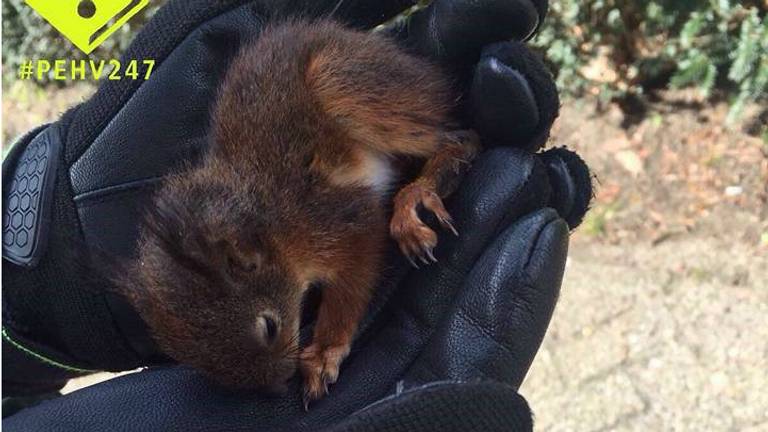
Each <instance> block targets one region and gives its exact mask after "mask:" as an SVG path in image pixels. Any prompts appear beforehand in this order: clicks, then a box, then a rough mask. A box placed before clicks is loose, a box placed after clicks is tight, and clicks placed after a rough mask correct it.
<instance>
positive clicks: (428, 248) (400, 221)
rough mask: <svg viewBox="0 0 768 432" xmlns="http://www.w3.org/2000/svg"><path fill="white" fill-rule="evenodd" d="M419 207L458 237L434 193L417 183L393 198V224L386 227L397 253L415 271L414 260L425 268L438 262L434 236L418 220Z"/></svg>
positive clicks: (431, 189)
mask: <svg viewBox="0 0 768 432" xmlns="http://www.w3.org/2000/svg"><path fill="white" fill-rule="evenodd" d="M419 205H422V206H424V208H425V209H427V210H429V211H431V212H432V213H434V214H435V216H436V217H437V220H438V221H439V222H440V225H442V226H443V227H444V228H446V229H448V230H451V232H453V233H454V234H456V235H458V232H457V231H456V228H454V227H453V219H452V218H451V215H450V214H448V211H447V210H446V209H445V206H444V205H443V200H442V199H440V196H438V195H437V193H436V192H435V191H434V189H433V188H429V187H427V186H425V185H423V184H422V183H420V182H418V181H417V182H414V183H411V184H409V185H407V186H405V187H404V188H403V189H401V190H400V192H398V193H397V195H395V205H394V211H393V214H392V220H391V221H390V224H389V232H390V235H391V236H392V238H394V239H395V240H396V241H397V243H398V245H399V246H400V250H401V251H402V252H403V255H405V257H406V258H408V261H410V262H411V264H413V266H414V267H417V268H418V267H419V266H418V264H416V258H418V259H419V260H421V262H423V263H424V264H429V262H430V261H432V262H437V259H435V255H434V252H433V251H434V249H435V246H437V234H435V232H434V231H432V229H431V228H430V227H428V226H427V225H426V224H424V222H422V220H421V219H420V218H419V214H418V212H417V210H418V206H419Z"/></svg>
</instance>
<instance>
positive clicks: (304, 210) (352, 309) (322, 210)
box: [125, 20, 479, 408]
mask: <svg viewBox="0 0 768 432" xmlns="http://www.w3.org/2000/svg"><path fill="white" fill-rule="evenodd" d="M456 100H457V94H456V93H454V91H453V89H452V88H451V84H450V82H449V80H448V79H446V77H445V76H444V75H443V73H442V72H441V71H440V70H439V69H438V68H437V67H436V66H434V65H431V64H429V63H428V62H427V61H426V60H424V59H422V58H419V57H415V56H412V55H409V54H407V53H405V52H404V51H403V50H401V49H400V48H398V47H397V46H396V45H395V43H394V42H393V41H390V40H388V39H387V38H385V37H384V36H382V35H380V34H376V33H364V32H359V31H353V30H349V29H346V28H344V27H342V26H340V25H339V24H336V23H333V22H331V21H327V20H320V21H314V22H308V21H288V22H283V23H280V24H273V25H271V26H268V27H267V28H265V29H264V31H263V33H262V34H261V36H260V37H259V38H258V40H257V41H255V42H254V43H249V44H247V45H246V46H245V47H243V48H242V49H241V50H240V52H239V54H238V55H237V56H236V58H235V59H234V60H233V61H232V64H231V66H230V67H229V70H228V73H227V74H226V76H225V78H224V80H223V83H222V84H221V87H220V89H219V93H218V99H217V101H216V104H215V107H214V109H213V112H212V144H211V148H210V150H209V151H208V153H207V154H206V155H205V157H204V158H203V160H202V161H201V162H200V164H199V166H193V167H189V168H187V169H185V170H183V171H182V172H178V173H176V174H172V175H169V176H168V177H167V179H165V180H164V182H163V185H162V187H161V188H160V189H159V191H158V192H157V193H156V195H155V198H154V203H153V205H152V206H151V209H150V211H149V214H148V215H147V218H146V219H147V220H146V221H145V223H144V226H143V228H142V233H141V236H140V240H139V245H138V258H137V260H136V262H135V267H132V271H131V272H130V273H131V274H132V276H130V278H131V280H132V281H131V282H130V283H129V284H126V286H125V288H126V289H125V292H126V293H127V296H128V298H129V300H130V301H131V303H132V304H133V305H134V307H135V308H136V309H137V310H138V312H139V313H140V315H141V316H142V318H143V319H144V320H145V321H146V323H147V325H148V326H149V329H150V332H151V334H152V336H153V337H154V339H155V340H156V342H157V343H158V346H159V347H160V349H161V350H163V351H164V352H165V353H166V354H167V355H169V356H171V357H172V358H174V359H175V360H177V361H179V362H180V363H185V364H188V365H191V366H193V367H196V368H198V369H200V370H202V371H204V372H205V373H207V374H208V375H210V376H211V377H213V378H214V379H216V380H218V381H219V382H221V383H223V384H225V385H230V386H236V387H246V388H257V389H258V388H261V389H268V388H279V387H281V386H284V385H285V382H286V381H287V380H288V379H289V378H290V377H291V376H292V375H294V373H295V371H296V369H297V367H298V369H299V370H300V371H301V373H302V374H303V377H304V403H305V408H306V404H307V403H308V402H309V401H310V400H314V399H317V398H320V397H322V396H323V395H324V394H325V393H326V392H327V391H328V385H329V384H332V383H334V382H336V379H337V377H338V375H339V365H340V363H341V362H342V361H343V360H344V358H345V357H346V356H347V354H348V353H349V350H350V345H351V343H352V339H353V337H354V334H355V331H356V329H357V325H358V323H359V322H360V320H361V318H362V317H363V315H364V313H365V311H366V308H367V305H368V302H369V299H370V298H371V294H372V290H373V289H374V283H375V282H376V279H377V277H378V276H379V273H380V270H381V268H382V265H383V255H384V252H385V249H386V246H387V244H388V237H387V236H388V234H389V235H391V236H392V237H393V238H394V239H395V240H396V241H397V243H398V244H399V246H400V249H401V250H402V252H403V253H404V254H405V255H406V256H407V257H408V259H409V260H411V262H412V263H415V262H416V260H417V259H420V260H422V261H423V262H425V263H426V262H427V261H428V260H435V258H434V255H433V253H432V250H433V248H434V247H435V245H436V244H437V235H436V234H435V232H433V230H432V229H430V228H429V227H428V226H427V225H425V224H424V223H423V222H422V221H421V220H420V219H419V216H418V214H417V208H418V207H419V206H423V208H425V209H426V210H429V211H431V212H432V213H434V215H435V216H436V218H437V220H438V221H439V222H440V224H442V226H443V227H445V228H447V229H448V230H452V231H454V232H455V230H454V228H453V225H452V224H451V217H450V215H449V214H448V212H447V211H446V210H445V208H444V207H443V203H442V201H441V197H443V198H444V197H445V196H446V195H448V194H449V193H451V192H452V190H451V189H453V188H454V187H455V183H456V178H457V176H458V173H459V170H460V168H461V165H462V164H466V163H467V162H469V161H470V160H471V159H472V158H473V156H474V155H475V153H476V151H477V149H478V141H479V140H478V138H477V136H476V135H475V134H474V133H473V132H471V131H452V130H450V128H451V127H452V126H451V125H453V124H454V122H453V121H452V119H451V115H452V112H453V110H454V108H455V107H454V105H455V103H456ZM454 129H455V128H454ZM403 158H406V159H416V160H420V161H425V162H424V163H423V166H422V168H421V173H420V174H419V175H418V177H417V178H416V179H415V180H414V181H413V182H411V183H409V184H407V185H406V186H405V187H403V188H402V189H400V190H399V192H397V193H396V195H395V196H394V198H393V196H392V191H391V188H392V187H394V185H395V184H396V183H397V182H398V181H400V180H401V179H400V176H401V174H402V173H401V171H400V168H399V166H400V165H398V160H402V159H403ZM388 217H389V218H390V219H389V220H388ZM313 284H320V285H321V286H322V300H321V302H320V304H319V306H318V310H317V321H316V324H315V327H314V334H313V337H312V341H311V344H309V345H308V346H306V347H304V348H303V349H301V348H300V347H299V341H298V335H299V325H300V316H301V308H302V299H303V295H304V293H305V292H306V290H307V289H308V287H310V286H311V285H313Z"/></svg>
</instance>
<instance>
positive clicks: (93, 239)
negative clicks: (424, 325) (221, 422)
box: [3, 0, 588, 406]
mask: <svg viewBox="0 0 768 432" xmlns="http://www.w3.org/2000/svg"><path fill="white" fill-rule="evenodd" d="M407 4H409V2H406V1H399V2H398V1H392V2H377V1H373V0H369V1H364V0H358V1H347V2H336V1H330V0H329V1H313V2H309V1H282V2H261V1H244V0H240V1H228V2H217V3H216V4H211V3H210V2H204V1H199V2H182V1H176V2H171V3H170V4H169V5H168V6H166V7H164V8H163V9H162V10H161V11H160V12H159V13H158V15H157V16H156V17H155V18H154V19H153V20H152V21H151V22H150V23H149V24H148V25H147V27H146V28H145V29H144V31H142V32H141V33H140V34H139V35H138V36H137V39H136V41H135V43H134V44H133V45H132V46H131V48H129V50H128V52H127V53H126V55H125V58H127V59H130V58H138V59H143V58H153V59H155V60H156V62H157V66H156V71H155V72H154V74H153V77H152V79H151V80H149V81H148V82H146V83H135V82H130V81H121V82H106V83H105V84H104V85H103V86H102V87H101V88H100V89H99V91H98V93H97V94H96V95H95V96H94V97H93V98H91V99H90V100H89V101H88V102H86V103H84V104H82V105H80V106H78V107H76V108H75V109H73V110H71V111H70V112H68V113H67V114H65V115H64V116H63V118H62V119H61V120H60V121H58V122H57V123H55V124H53V125H50V126H47V127H45V128H43V129H41V130H38V131H34V132H33V133H32V134H30V135H29V136H28V137H26V138H23V139H22V140H21V141H20V142H19V144H18V145H17V146H16V147H15V148H14V149H13V151H12V153H11V154H10V155H9V157H8V158H7V159H6V162H4V164H3V194H4V197H5V198H6V199H5V200H4V202H5V203H6V208H4V219H5V220H4V249H3V255H4V258H5V260H4V262H3V266H4V269H3V270H4V276H3V278H4V285H5V289H4V292H3V303H4V308H3V336H4V337H3V354H4V359H5V360H4V362H3V368H4V375H3V376H4V394H14V393H16V394H19V393H23V392H24V390H25V389H34V391H35V392H37V391H44V390H46V389H50V388H51V387H53V388H56V387H57V386H60V385H61V384H62V383H63V380H65V379H66V378H67V377H69V376H71V375H75V374H79V373H87V372H88V371H89V370H94V369H106V370H122V369H128V368H133V367H136V366H139V365H144V364H148V363H153V362H155V361H156V360H157V358H158V357H157V353H156V352H155V351H154V349H153V347H152V344H151V341H150V340H149V338H148V337H147V336H146V334H145V333H143V332H142V330H143V329H142V323H141V322H140V320H138V319H137V317H136V315H135V314H134V313H133V312H132V311H131V310H130V308H128V307H127V306H126V305H125V304H124V303H123V302H122V301H121V300H120V299H119V298H115V297H114V296H112V295H110V294H109V290H105V289H103V287H102V286H101V285H100V283H102V282H103V281H101V280H100V279H99V278H98V277H97V276H95V275H94V274H93V272H89V269H87V268H83V267H82V266H80V265H78V259H77V258H78V257H82V256H83V255H87V252H88V251H89V250H98V251H106V252H108V253H111V254H114V255H116V256H125V255H129V254H130V253H131V251H132V248H133V245H134V242H135V237H136V232H137V224H138V220H139V215H140V209H141V208H142V205H144V204H145V203H146V202H147V200H148V199H149V197H150V196H151V191H152V188H153V187H154V186H155V185H156V184H157V182H158V180H159V178H160V177H161V176H162V175H164V174H166V173H167V172H169V171H171V170H173V169H175V168H176V167H178V166H179V165H180V164H181V163H183V162H184V161H187V160H189V159H194V158H195V157H196V156H197V155H199V154H200V152H201V151H203V150H204V148H205V147H206V140H205V136H206V131H207V112H208V108H209V104H210V102H211V101H212V96H213V93H214V91H215V88H216V85H217V83H218V81H219V79H220V78H221V76H222V74H223V73H224V71H225V69H226V64H227V60H228V59H229V58H231V56H232V55H233V54H234V52H235V50H236V49H237V46H238V44H239V42H240V41H242V40H245V39H248V38H252V37H256V36H257V34H258V31H259V29H260V28H261V26H262V25H263V23H264V22H265V21H266V20H268V19H272V18H274V17H277V16H286V15H294V14H302V15H309V16H320V15H325V14H328V13H331V12H333V15H334V17H335V18H337V19H341V20H343V21H345V22H347V23H348V24H350V25H353V26H357V27H362V28H368V27H371V26H372V25H375V24H378V23H380V22H382V21H384V20H386V19H387V18H389V17H390V16H392V15H394V14H395V13H397V12H399V11H400V10H401V9H402V8H403V6H405V5H407ZM545 9H546V2H536V3H534V2H529V1H527V0H520V1H484V2H477V1H472V2H469V1H447V0H446V1H440V0H438V1H437V2H436V3H434V4H433V5H432V6H431V7H429V8H428V9H426V10H424V11H422V12H419V13H418V14H416V15H414V16H413V17H412V18H411V21H410V25H404V26H400V27H395V28H393V29H390V30H391V31H392V32H393V33H395V34H396V36H397V37H399V38H400V39H401V40H402V41H403V43H404V44H405V45H406V46H408V47H410V49H414V50H417V51H418V52H420V53H422V54H424V55H427V56H431V57H432V58H435V59H436V60H437V61H439V62H441V63H442V64H444V65H446V66H449V67H451V68H453V69H455V70H456V71H458V74H460V75H461V74H462V71H467V70H474V71H475V72H474V73H469V74H467V73H466V72H463V73H464V75H462V77H463V78H464V79H465V81H464V82H465V86H466V88H468V89H469V90H468V92H469V97H467V98H466V99H467V100H468V101H470V102H471V103H469V104H468V106H467V112H468V113H475V114H474V118H472V117H468V119H473V120H474V123H472V121H469V120H468V123H472V124H474V126H475V127H476V128H477V129H478V130H479V131H480V133H481V135H483V136H486V135H490V134H491V133H492V132H489V133H486V130H489V129H490V128H487V127H484V126H483V125H482V124H481V122H479V121H477V120H478V119H482V118H483V115H482V114H478V113H479V111H482V109H481V108H480V107H483V106H484V105H482V104H481V103H482V101H483V100H485V99H486V98H490V97H491V96H493V97H499V95H505V94H506V95H509V97H508V98H504V99H506V100H507V101H509V100H515V101H516V102H514V103H506V104H503V105H500V107H499V109H500V110H502V111H503V110H506V111H504V112H506V113H507V117H506V118H512V117H514V118H515V120H516V121H514V122H512V121H507V122H506V123H507V124H509V125H514V124H519V125H523V126H525V127H523V128H519V129H515V127H514V126H512V127H508V128H507V131H508V134H507V135H505V136H504V138H505V139H502V140H498V143H499V144H505V145H514V146H518V147H526V148H535V147H537V146H538V144H531V143H532V142H543V141H542V138H541V137H542V136H543V137H544V138H546V135H547V133H548V131H549V127H550V126H551V119H553V118H554V117H555V115H556V111H557V103H552V101H553V100H554V101H556V100H557V99H556V92H555V91H554V90H553V86H552V83H551V79H548V75H546V73H545V72H543V68H542V67H541V65H540V63H538V62H537V61H536V60H535V57H533V56H531V55H530V54H529V53H528V52H527V51H525V50H524V48H522V47H521V46H520V45H519V44H516V43H514V42H507V43H501V44H497V45H495V48H494V49H495V50H496V51H495V53H496V54H494V51H493V50H491V49H487V50H486V51H485V52H484V53H482V59H481V60H480V63H479V65H478V66H477V67H476V68H474V67H473V66H472V65H474V64H475V63H477V61H478V59H479V58H480V57H481V53H480V51H479V49H480V47H482V46H486V45H488V44H489V43H493V42H496V41H497V40H499V39H507V38H510V37H520V35H529V34H530V33H531V32H532V30H533V29H534V28H535V27H536V26H537V25H538V22H539V21H540V18H541V13H542V11H544V10H545ZM530 16H532V17H535V18H536V19H523V18H520V17H530ZM471 17H480V18H482V19H484V20H485V21H484V22H477V21H469V20H468V18H471ZM501 18H504V19H505V20H506V21H494V20H499V19H501ZM502 22H513V23H515V25H514V26H509V27H507V28H508V29H509V33H505V34H501V33H499V32H496V33H494V32H487V31H477V33H476V34H474V33H472V31H473V30H472V29H473V28H478V29H486V28H487V27H488V26H494V25H495V26H496V28H498V24H499V23H502ZM434 23H450V25H441V26H434ZM484 23H489V24H488V25H484ZM502 33H504V32H502ZM468 35H469V36H468ZM489 35H490V36H489ZM470 36H471V37H470ZM462 44H463V45H462ZM446 47H448V48H450V49H446ZM451 47H457V48H456V49H453V48H451ZM514 52H522V53H524V54H523V55H524V57H523V58H522V59H523V60H520V59H519V58H517V57H516V56H514V55H512V54H508V55H507V57H506V58H505V56H504V55H503V53H514ZM483 64H486V65H487V67H482V65H483ZM531 65H533V66H531ZM532 71H534V72H532ZM535 71H540V72H542V73H541V74H539V72H535ZM532 74H533V75H532ZM542 77H545V78H543V79H540V78H542ZM542 82H543V85H542ZM470 83H473V84H472V85H471V86H470ZM478 104H480V105H478ZM486 111H488V112H492V113H493V114H496V115H498V114H499V112H500V111H493V110H486ZM548 119H550V120H548ZM517 120H519V121H517ZM487 124H493V122H487ZM496 134H497V135H498V132H496ZM489 144H491V145H492V144H493V143H489ZM551 159H552V161H553V162H547V163H545V164H543V165H542V164H541V162H537V163H536V164H537V165H542V166H544V165H546V166H550V165H551V166H561V168H562V169H561V171H562V172H566V173H567V172H568V166H569V164H570V165H573V164H571V163H570V162H569V160H571V159H573V158H571V159H568V158H562V157H560V156H557V157H552V158H551ZM33 163H34V165H35V168H30V166H31V165H32V164H33ZM41 167H42V168H41ZM510 169H511V168H510ZM35 170H37V172H36V171H35ZM550 171H551V172H553V173H557V172H558V171H557V170H556V169H550ZM562 172H561V173H560V174H562ZM30 173H32V174H30ZM35 173H37V174H36V176H37V178H38V181H37V184H36V187H37V189H36V190H35V191H30V190H29V189H27V188H31V187H32V180H31V179H32V177H30V175H33V174H35ZM558 175H559V174H558ZM555 178H556V179H557V180H556V181H555V182H554V183H564V184H571V185H573V184H575V183H578V182H575V181H573V180H572V179H571V178H570V177H567V176H566V177H555ZM14 180H15V182H14ZM25 180H26V181H25ZM587 184H588V182H587ZM581 186H584V185H583V184H581ZM563 190H567V188H566V189H563ZM584 190H586V189H585V188H584V187H581V189H579V188H572V189H571V190H570V192H571V195H568V193H566V192H562V191H561V190H559V189H558V194H559V193H566V195H567V198H568V199H567V200H564V201H562V202H569V203H570V204H567V205H565V207H568V206H570V207H572V208H573V209H576V208H578V207H579V203H581V204H582V205H583V207H585V206H586V202H587V201H588V200H585V199H584V198H583V196H586V195H588V194H586V195H585V194H584ZM25 194H26V195H29V197H28V198H27V204H28V205H27V206H26V208H25V205H24V202H22V198H24V196H26V195H25ZM577 196H578V197H581V198H575V197H577ZM14 197H16V198H17V201H18V202H16V203H15V204H16V205H17V206H18V207H15V206H13V205H11V204H14V201H13V199H14ZM30 201H31V204H30ZM553 205H554V204H553ZM554 206H555V207H556V208H558V210H561V211H564V213H563V214H564V215H566V214H571V215H573V214H577V215H578V214H579V213H580V212H579V211H573V212H570V213H569V212H568V211H567V208H566V210H563V209H561V208H560V207H563V206H561V205H560V204H559V202H558V204H557V205H554ZM30 208H33V209H34V211H27V209H30ZM24 211H26V213H24ZM582 213H583V212H582ZM19 214H21V215H22V224H23V227H24V228H23V229H20V228H21V226H22V225H20V224H19V223H17V220H16V219H18V218H17V215H19ZM30 214H32V217H31V218H29V215H30ZM14 218H16V219H14ZM28 218H29V219H30V221H31V223H28V222H27V219H28ZM28 225H29V226H28ZM22 232H24V233H26V240H27V241H26V242H22V241H21V240H20V239H21V237H22V235H21V234H20V233H22ZM469 236H470V234H467V237H469ZM22 243H23V244H22ZM11 262H13V263H14V264H11ZM421 277H424V276H421ZM393 280H396V279H395V278H393ZM557 285H558V286H559V282H558V283H557ZM387 292H388V291H387V290H382V293H383V294H382V295H384V294H386V293H387ZM398 292H399V291H398ZM390 294H391V292H390ZM384 298H385V299H386V298H388V297H387V296H385V297H384ZM431 300H435V297H432V298H431ZM437 300H439V299H437ZM421 301H425V302H427V304H428V303H429V301H430V298H429V297H427V298H424V299H422V300H421ZM553 301H554V298H552V302H553ZM377 304H380V305H388V304H390V303H389V302H387V301H383V300H382V301H379V302H378V303H377ZM377 304H374V305H373V306H372V309H373V310H374V312H376V310H375V309H376V308H377ZM381 307H384V306H381ZM433 310H438V309H437V308H434V309H433ZM371 316H379V315H377V314H375V313H372V315H371ZM544 318H545V319H544V320H543V322H539V321H537V326H538V327H536V326H534V327H536V328H539V331H540V333H542V334H543V330H544V328H545V327H546V322H547V321H548V315H547V316H545V317H544ZM537 319H538V318H537ZM379 322H381V321H379ZM379 325H383V324H379ZM534 333H535V332H534ZM535 339H536V338H534V340H535ZM393 342H394V341H393ZM401 342H402V343H403V344H405V345H408V340H407V339H406V340H403V341H401ZM361 343H362V342H361ZM534 345H535V346H532V347H530V348H529V349H528V351H530V352H531V358H532V354H533V353H534V352H535V350H536V348H537V346H538V342H536V343H534ZM447 348H448V346H445V347H443V349H447ZM529 361H530V360H529ZM523 369H527V365H526V366H525V367H524V368H523ZM173 370H174V371H175V370H176V369H173ZM181 370H182V371H183V369H181ZM509 370H512V369H509ZM46 373H50V374H52V375H53V376H54V379H53V380H48V378H47V377H46V378H45V379H43V378H44V377H45V375H46ZM174 373H175V372H174ZM515 373H516V374H520V373H521V372H520V371H517V372H515ZM522 374H523V375H524V371H523V372H522ZM521 377H522V375H521ZM363 390H364V389H363V388H361V389H360V391H363ZM359 402H360V401H358V406H359Z"/></svg>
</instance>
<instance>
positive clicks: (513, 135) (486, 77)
mask: <svg viewBox="0 0 768 432" xmlns="http://www.w3.org/2000/svg"><path fill="white" fill-rule="evenodd" d="M469 100H470V110H469V112H470V113H471V116H472V118H473V125H472V126H473V128H474V129H475V130H476V131H477V132H478V133H479V134H480V136H482V137H483V138H484V142H487V143H489V144H490V145H506V146H513V147H520V148H524V149H526V150H529V151H536V150H538V149H539V148H541V147H543V146H544V144H546V142H547V139H548V138H549V132H550V129H551V128H552V123H554V121H555V119H556V118H557V115H558V112H559V109H560V99H559V97H558V94H557V87H555V83H554V81H553V79H552V75H551V74H550V73H549V71H548V70H547V68H546V66H544V63H543V62H542V61H541V60H540V59H539V58H538V56H537V55H536V54H534V53H533V52H532V51H531V50H529V49H528V48H527V47H526V46H525V45H523V44H522V43H519V42H503V43H497V44H493V45H490V46H488V47H486V48H485V49H484V50H483V53H482V57H481V59H480V61H479V63H478V64H477V66H475V73H474V77H473V80H472V86H471V88H470V91H469Z"/></svg>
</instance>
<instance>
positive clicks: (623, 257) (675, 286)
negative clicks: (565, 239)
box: [521, 236, 768, 431]
mask: <svg viewBox="0 0 768 432" xmlns="http://www.w3.org/2000/svg"><path fill="white" fill-rule="evenodd" d="M766 288H768V258H767V257H766V255H765V254H762V255H758V254H756V253H755V252H754V251H751V250H749V249H747V248H744V247H739V246H734V245H732V244H728V243H724V242H719V241H714V240H712V239H710V238H691V239H685V240H680V241H670V242H667V243H664V244H661V245H659V246H656V247H654V246H650V245H635V246H634V247H632V248H626V247H622V246H611V245H605V244H595V243H594V242H593V241H591V239H583V238H579V237H578V236H577V237H576V238H574V241H573V242H572V245H571V254H570V259H569V261H568V266H567V270H566V276H565V283H564V285H563V288H562V292H561V298H560V302H559V304H558V308H557V310H556V312H555V316H554V318H553V320H552V325H551V327H550V329H549V331H548V333H547V336H546V339H545V341H544V344H543V346H542V349H541V351H539V354H538V356H537V358H536V360H535V361H534V363H533V367H532V369H531V371H530V373H529V375H528V377H527V379H526V381H525V383H524V384H523V386H522V388H521V392H522V394H523V395H525V396H526V397H527V398H528V400H529V402H530V404H531V406H532V408H533V410H534V412H535V413H536V430H540V431H614V430H616V431H636V430H658V431H661V430H664V431H666V430H675V431H682V430H685V431H705V430H709V431H746V430H753V431H758V430H768V392H766V391H765V388H764V386H765V385H766V383H768V372H767V371H766V366H767V365H768V363H767V359H768V326H767V325H766V316H768V290H767V289H766Z"/></svg>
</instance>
